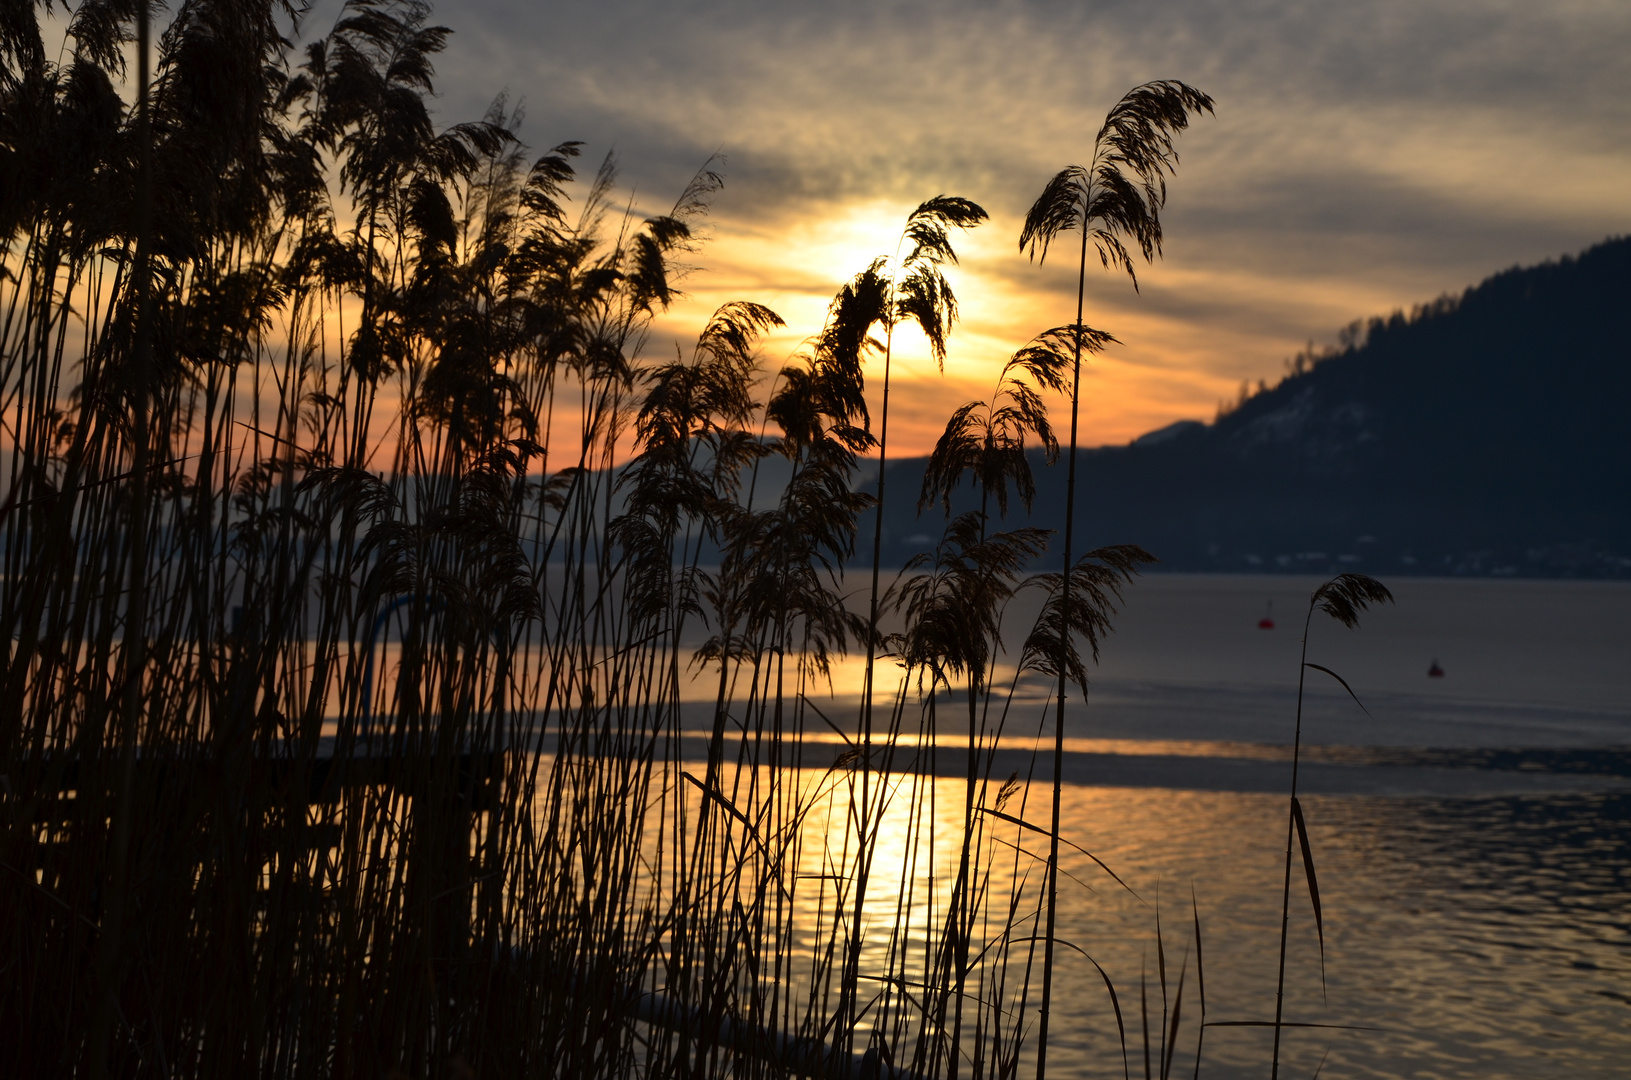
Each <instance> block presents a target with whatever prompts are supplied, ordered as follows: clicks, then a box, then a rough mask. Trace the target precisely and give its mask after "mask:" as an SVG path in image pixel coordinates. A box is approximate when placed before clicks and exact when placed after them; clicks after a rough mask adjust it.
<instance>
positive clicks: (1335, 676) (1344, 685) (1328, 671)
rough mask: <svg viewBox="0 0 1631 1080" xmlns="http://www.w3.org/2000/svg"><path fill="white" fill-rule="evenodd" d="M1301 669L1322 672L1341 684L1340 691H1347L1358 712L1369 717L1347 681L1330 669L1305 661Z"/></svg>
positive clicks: (1367, 711)
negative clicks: (1306, 668)
mask: <svg viewBox="0 0 1631 1080" xmlns="http://www.w3.org/2000/svg"><path fill="white" fill-rule="evenodd" d="M1303 667H1311V668H1313V669H1314V670H1315V671H1323V672H1325V673H1326V674H1327V675H1329V676H1331V678H1333V679H1335V680H1336V681H1337V682H1339V683H1341V684H1342V689H1344V690H1346V691H1348V696H1349V697H1351V698H1353V699H1354V704H1355V705H1358V706H1359V711H1360V712H1362V713H1364V714H1365V715H1366V716H1369V715H1370V710H1369V709H1367V708H1365V703H1364V702H1363V701H1360V700H1359V695H1358V694H1356V693H1354V689H1353V687H1351V686H1349V685H1348V680H1346V679H1344V678H1343V677H1342V676H1341V675H1338V674H1337V673H1336V672H1334V671H1332V670H1331V669H1330V668H1328V667H1324V666H1322V665H1320V664H1310V663H1309V662H1307V661H1306V660H1305V661H1303Z"/></svg>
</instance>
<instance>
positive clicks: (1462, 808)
mask: <svg viewBox="0 0 1631 1080" xmlns="http://www.w3.org/2000/svg"><path fill="white" fill-rule="evenodd" d="M1317 584H1318V582H1317V581H1316V580H1314V579H1308V580H1303V579H1298V578H1290V577H1244V576H1242V577H1221V576H1199V575H1161V576H1150V577H1146V578H1144V579H1142V580H1140V582H1139V583H1138V584H1137V585H1136V586H1135V587H1134V588H1133V589H1132V590H1130V591H1129V593H1128V594H1127V602H1126V605H1125V608H1124V610H1123V611H1122V612H1121V614H1120V616H1119V617H1118V619H1117V631H1116V633H1115V634H1114V636H1113V637H1111V638H1110V639H1108V640H1107V641H1106V642H1105V644H1104V649H1103V656H1102V662H1101V664H1100V666H1099V667H1098V669H1097V670H1096V672H1095V675H1094V680H1093V686H1092V692H1091V694H1090V697H1089V702H1088V704H1087V705H1086V706H1085V707H1083V706H1082V705H1081V703H1079V702H1076V703H1073V704H1072V707H1071V709H1070V715H1069V718H1068V721H1067V723H1068V728H1067V736H1068V738H1067V746H1068V749H1069V751H1070V752H1069V754H1068V755H1067V761H1066V763H1065V772H1064V777H1065V779H1066V781H1067V783H1066V786H1065V791H1064V796H1063V798H1064V803H1063V817H1062V821H1063V823H1064V828H1063V831H1064V834H1065V836H1066V837H1067V838H1068V839H1071V840H1073V841H1075V842H1077V843H1079V844H1081V845H1082V846H1083V847H1086V848H1088V849H1089V850H1092V851H1093V852H1094V853H1095V854H1096V855H1098V856H1099V857H1100V858H1101V859H1103V860H1104V861H1105V862H1106V863H1107V864H1109V865H1110V866H1111V867H1112V868H1113V869H1115V871H1116V872H1117V873H1118V874H1119V875H1120V876H1121V877H1122V878H1124V879H1125V880H1126V882H1127V883H1128V885H1130V886H1131V888H1132V889H1133V890H1136V892H1137V893H1138V897H1137V898H1135V897H1133V896H1132V895H1130V894H1129V893H1127V892H1126V891H1124V890H1122V889H1121V888H1119V887H1117V886H1116V885H1115V883H1114V882H1112V881H1110V880H1109V879H1108V878H1107V877H1106V875H1105V874H1104V873H1103V872H1102V871H1100V870H1098V869H1097V868H1096V867H1095V866H1094V865H1093V864H1092V862H1091V861H1089V860H1088V859H1087V858H1086V857H1084V856H1081V855H1078V854H1075V853H1070V852H1067V854H1066V855H1065V856H1064V858H1063V859H1062V863H1061V865H1062V869H1063V870H1064V871H1065V872H1066V874H1068V875H1069V878H1068V879H1065V878H1062V880H1061V912H1060V917H1059V930H1058V932H1059V936H1060V937H1061V938H1064V939H1066V940H1068V941H1070V942H1071V943H1072V944H1073V945H1074V946H1077V947H1079V948H1081V949H1082V950H1084V951H1085V952H1087V953H1088V954H1090V955H1091V956H1092V957H1093V958H1094V959H1095V960H1097V961H1098V962H1099V963H1100V964H1102V965H1103V967H1104V969H1105V970H1106V971H1107V972H1108V973H1109V974H1110V976H1111V977H1112V978H1113V979H1114V980H1115V982H1116V984H1117V986H1118V988H1119V990H1120V994H1121V1004H1122V1008H1123V1010H1124V1011H1125V1013H1126V1017H1127V1021H1128V1024H1129V1035H1130V1037H1131V1038H1132V1040H1133V1043H1132V1054H1133V1057H1132V1063H1131V1068H1132V1071H1133V1073H1134V1074H1135V1075H1136V1074H1139V1072H1140V1070H1142V1068H1143V1064H1144V1063H1143V1058H1142V1048H1141V1039H1140V1037H1139V1035H1138V1030H1139V1019H1138V997H1139V980H1140V971H1141V969H1142V970H1144V971H1145V972H1147V973H1148V979H1149V987H1150V989H1149V993H1150V994H1151V995H1152V997H1151V1000H1152V1003H1153V1008H1154V1009H1155V1010H1156V1011H1157V1015H1156V1018H1154V1019H1152V1021H1151V1025H1152V1031H1156V1032H1157V1039H1158V1037H1159V1036H1158V1029H1159V1023H1160V1021H1159V1008H1160V1005H1159V1002H1160V990H1159V982H1158V978H1157V974H1156V971H1155V965H1156V945H1155V922H1156V912H1157V908H1159V911H1160V917H1161V921H1162V925H1163V927H1164V928H1165V931H1166V933H1165V944H1166V956H1167V962H1168V964H1169V971H1168V979H1169V984H1170V985H1169V991H1170V992H1171V993H1173V994H1176V991H1177V983H1178V980H1179V969H1180V967H1184V968H1185V969H1186V973H1185V989H1184V994H1185V997H1184V1006H1183V1009H1184V1022H1183V1026H1182V1031H1181V1033H1180V1035H1179V1039H1178V1043H1179V1046H1178V1049H1177V1050H1176V1051H1175V1053H1174V1057H1173V1074H1174V1075H1182V1076H1191V1075H1193V1074H1194V1070H1195V1051H1196V1034H1197V1028H1196V1026H1195V1024H1196V1021H1197V1020H1198V1019H1199V1008H1200V995H1199V993H1198V990H1199V987H1198V986H1197V982H1196V966H1197V965H1196V962H1195V957H1194V956H1193V954H1192V953H1190V950H1191V949H1192V944H1193V943H1192V926H1193V919H1194V915H1193V912H1192V908H1191V903H1192V901H1191V897H1192V895H1193V897H1194V901H1193V902H1194V904H1195V906H1196V907H1197V908H1198V911H1199V918H1200V922H1201V928H1202V943H1203V947H1204V952H1203V955H1204V958H1205V965H1204V975H1205V988H1204V989H1205V1005H1206V1019H1207V1020H1209V1021H1265V1020H1272V1018H1273V1016H1274V988H1275V969H1276V963H1277V960H1278V942H1279V913H1280V896H1281V887H1282V880H1283V879H1282V875H1283V872H1284V861H1283V860H1284V859H1285V854H1286V843H1287V804H1286V792H1287V790H1288V785H1289V782H1290V760H1289V753H1288V750H1289V744H1290V742H1291V736H1292V729H1293V723H1294V718H1295V709H1296V691H1297V665H1298V653H1299V649H1300V646H1301V641H1300V639H1301V636H1302V627H1303V617H1304V615H1305V614H1306V612H1307V605H1308V597H1309V593H1310V592H1311V590H1312V589H1313V588H1314V587H1315V586H1316V585H1317ZM1391 584H1392V587H1393V591H1394V594H1395V597H1396V599H1397V604H1396V605H1394V606H1388V607H1384V608H1381V609H1377V610H1372V611H1371V612H1370V613H1368V614H1367V615H1366V616H1365V617H1364V619H1363V621H1362V625H1361V628H1360V629H1358V630H1354V631H1350V630H1347V629H1344V628H1343V627H1342V626H1340V625H1339V624H1337V623H1335V622H1334V621H1332V620H1331V619H1330V618H1329V617H1327V616H1324V615H1318V616H1316V621H1315V622H1314V624H1313V626H1312V630H1311V637H1310V640H1309V649H1308V658H1309V660H1310V662H1313V663H1318V664H1321V665H1323V666H1325V667H1328V668H1330V669H1332V670H1334V671H1336V672H1337V673H1339V674H1340V675H1341V676H1342V677H1343V678H1344V679H1345V680H1346V681H1347V682H1348V684H1349V685H1350V686H1351V687H1352V689H1353V692H1354V694H1355V695H1357V697H1358V698H1359V699H1360V700H1361V701H1362V702H1363V705H1364V708H1363V709H1361V708H1360V707H1359V706H1358V705H1356V704H1355V703H1354V701H1353V700H1352V699H1351V698H1350V697H1349V695H1348V693H1347V692H1346V691H1345V690H1343V688H1342V687H1341V686H1339V685H1338V684H1337V683H1336V682H1335V680H1332V679H1331V678H1329V676H1327V675H1325V674H1323V673H1320V672H1317V671H1310V672H1309V679H1310V682H1309V685H1308V693H1307V699H1306V703H1305V708H1304V729H1303V737H1304V744H1305V757H1304V764H1303V769H1302V773H1301V777H1300V787H1301V791H1302V792H1303V806H1304V809H1305V812H1306V817H1307V821H1308V827H1309V833H1310V841H1311V847H1312V851H1313V853H1314V859H1315V863H1316V866H1317V868H1318V875H1319V888H1320V892H1321V897H1322V901H1323V916H1324V920H1325V924H1324V931H1325V958H1324V960H1325V962H1324V981H1323V986H1322V979H1321V961H1320V953H1319V945H1318V937H1317V935H1316V928H1315V925H1314V919H1313V915H1312V909H1311V904H1310V901H1309V896H1308V892H1307V887H1306V885H1305V884H1304V879H1303V877H1302V872H1301V869H1300V863H1299V865H1298V868H1297V869H1296V870H1295V876H1294V877H1293V892H1292V901H1293V902H1292V908H1291V911H1292V915H1291V924H1290V941H1291V944H1290V950H1289V955H1288V962H1287V971H1288V977H1287V987H1288V989H1287V1007H1286V1019H1287V1020H1290V1021H1294V1022H1298V1023H1303V1024H1323V1025H1334V1026H1331V1027H1304V1028H1296V1029H1290V1030H1288V1031H1287V1032H1286V1034H1285V1046H1284V1049H1283V1057H1282V1069H1283V1071H1282V1075H1283V1076H1288V1077H1310V1076H1313V1075H1315V1074H1316V1073H1317V1074H1318V1075H1319V1076H1322V1077H1327V1078H1357V1077H1378V1078H1379V1077H1424V1078H1425V1077H1443V1078H1451V1077H1465V1078H1473V1077H1478V1078H1482V1080H1488V1078H1500V1077H1511V1078H1519V1077H1523V1078H1528V1077H1534V1078H1541V1077H1563V1076H1568V1077H1623V1076H1627V1075H1631V584H1625V583H1591V582H1537V581H1491V580H1476V581H1473V580H1466V581H1461V580H1456V581H1444V580H1423V579H1405V580H1400V581H1396V582H1393V583H1391ZM1265 616H1269V617H1272V620H1273V622H1274V624H1275V625H1274V628H1273V629H1261V628H1260V627H1259V621H1260V620H1261V619H1263V618H1264V617H1265ZM1016 636H1017V635H1016ZM1434 665H1436V666H1437V668H1438V669H1439V670H1440V671H1442V675H1440V676H1437V677H1434V676H1430V675H1429V674H1428V672H1429V669H1430V668H1431V667H1433V666H1434ZM855 668H856V665H855V664H853V663H851V664H849V665H847V666H846V667H845V668H843V669H842V670H841V671H840V672H839V673H838V676H837V682H838V684H839V686H840V688H843V687H844V686H846V685H848V684H853V683H854V681H855V675H856V673H857V672H856V670H855ZM843 697H844V695H842V694H840V695H839V698H840V699H842V698H843ZM850 700H851V703H852V702H853V699H850ZM1018 701H1019V703H1018V705H1017V707H1016V709H1015V711H1014V714H1013V716H1012V717H1011V718H1010V720H1009V723H1008V726H1007V727H1006V728H1005V734H1004V739H1003V741H1002V747H1003V749H1002V750H1000V751H999V753H998V757H999V760H998V762H997V768H996V770H995V771H996V773H998V774H1000V775H1006V774H1007V773H1008V772H1009V771H1010V767H1011V768H1012V769H1014V770H1018V771H1019V772H1020V773H1021V775H1025V774H1026V772H1027V771H1028V770H1030V769H1031V768H1032V762H1033V761H1034V762H1035V763H1036V764H1035V766H1034V769H1035V771H1034V772H1033V773H1032V775H1033V777H1034V779H1035V780H1036V781H1037V783H1036V786H1035V787H1034V788H1033V789H1032V793H1031V794H1030V796H1029V801H1028V806H1027V807H1026V808H1025V809H1023V810H1022V811H1021V812H1022V813H1023V814H1024V815H1025V816H1026V817H1027V818H1028V819H1030V820H1032V821H1046V820H1047V817H1046V815H1047V809H1046V806H1047V784H1046V781H1047V779H1048V777H1049V775H1050V773H1049V768H1050V766H1049V765H1048V764H1047V762H1048V755H1047V754H1046V753H1044V754H1042V755H1036V754H1034V752H1033V751H1034V748H1035V747H1036V746H1038V745H1039V744H1040V745H1042V746H1051V741H1052V737H1051V719H1050V716H1051V710H1050V709H1049V708H1048V707H1047V705H1046V688H1044V687H1040V686H1030V687H1027V686H1024V685H1022V687H1021V692H1020V694H1019V699H1018ZM845 704H846V703H845V702H844V701H842V700H839V701H835V702H834V709H833V712H834V715H843V714H844V713H845ZM881 704H882V702H881V699H880V705H881ZM849 711H850V712H853V708H851V709H850V710H849ZM959 711H960V710H959V709H956V708H943V710H942V716H943V717H944V718H945V719H944V722H943V724H942V733H943V734H942V737H943V738H945V737H946V736H947V735H952V736H955V731H954V725H955V723H956V718H957V716H958V714H959ZM834 741H835V742H836V741H837V737H836V736H834ZM950 741H951V742H952V743H953V744H955V743H956V742H957V741H958V740H957V739H956V738H955V737H952V738H951V740H950ZM948 756H949V755H948ZM942 783H945V784H948V785H950V786H951V787H954V788H955V789H956V792H960V791H961V783H960V781H952V780H951V779H950V778H949V777H948V778H946V779H945V780H943V781H942ZM956 792H953V791H950V790H948V791H947V792H946V793H945V794H944V796H943V797H942V798H941V801H942V802H944V803H946V804H947V805H959V804H960V798H961V796H960V794H957V793H956ZM1033 847H1035V849H1036V850H1037V851H1043V852H1045V850H1046V848H1045V844H1043V843H1036V844H1034V845H1033ZM881 925H882V924H881V923H880V926H881ZM1186 953H1187V954H1188V955H1186ZM1059 955H1060V961H1059V962H1060V968H1059V975H1058V979H1059V983H1058V991H1057V994H1058V996H1057V1004H1056V1011H1055V1015H1054V1020H1053V1029H1052V1030H1053V1035H1052V1039H1051V1043H1052V1047H1053V1049H1052V1051H1051V1053H1050V1073H1051V1074H1052V1075H1055V1076H1079V1077H1111V1076H1121V1075H1122V1072H1123V1065H1122V1057H1121V1049H1120V1045H1119V1042H1118V1039H1117V1035H1116V1026H1115V1021H1114V1016H1113V1013H1112V1010H1111V1006H1110V1001H1109V998H1108V995H1107V994H1106V992H1105V989H1104V986H1103V983H1102V982H1101V980H1100V978H1099V975H1098V973H1097V972H1096V971H1094V970H1093V968H1092V967H1091V966H1090V965H1089V964H1088V963H1087V962H1086V961H1085V960H1083V959H1081V958H1080V957H1078V956H1077V955H1076V954H1075V953H1073V952H1071V951H1070V950H1066V949H1061V951H1060V954H1059ZM1033 1007H1034V1004H1033ZM1350 1028H1368V1029H1372V1030H1363V1031H1361V1030H1348V1029H1350ZM1271 1038H1272V1033H1271V1032H1270V1031H1268V1030H1264V1029H1262V1028H1248V1027H1212V1028H1208V1029H1207V1031H1206V1034H1205V1042H1204V1048H1203V1061H1202V1068H1201V1075H1204V1076H1212V1077H1248V1076H1250V1077H1263V1076H1266V1075H1267V1074H1268V1061H1269V1054H1270V1042H1271ZM1156 1068H1157V1070H1158V1069H1159V1062H1157V1063H1156Z"/></svg>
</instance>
